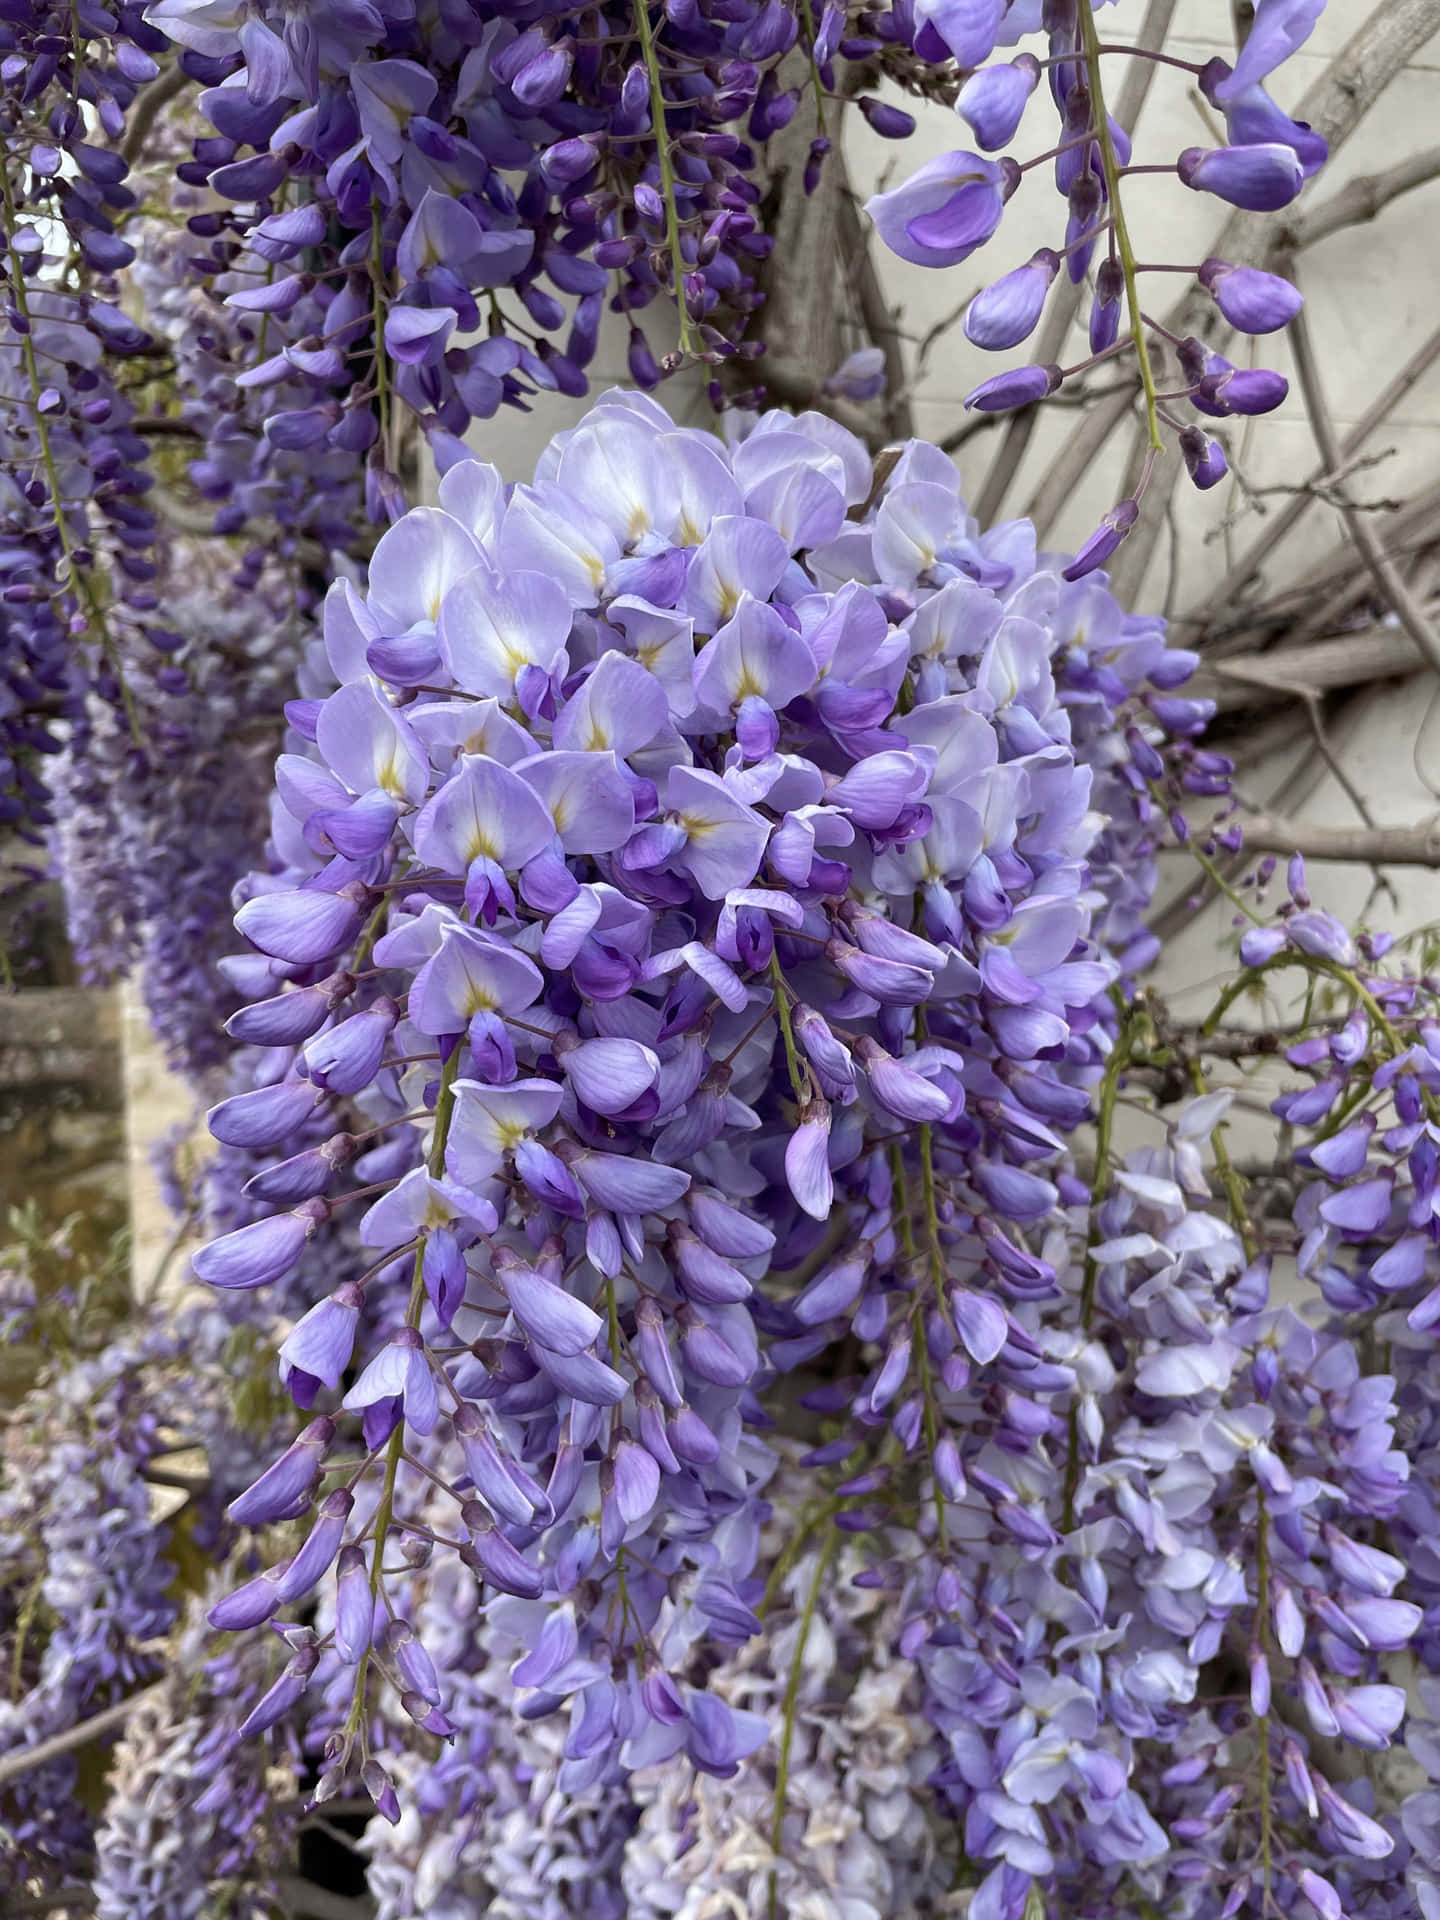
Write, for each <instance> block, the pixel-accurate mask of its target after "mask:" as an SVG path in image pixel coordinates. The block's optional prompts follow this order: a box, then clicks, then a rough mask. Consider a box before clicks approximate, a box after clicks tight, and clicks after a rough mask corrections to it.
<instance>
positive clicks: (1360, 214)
mask: <svg viewBox="0 0 1440 1920" xmlns="http://www.w3.org/2000/svg"><path fill="white" fill-rule="evenodd" d="M1437 179H1440V147H1431V148H1429V149H1428V150H1427V151H1426V152H1424V153H1412V154H1411V156H1410V158H1409V159H1408V160H1402V161H1400V163H1399V164H1398V166H1393V167H1390V168H1389V169H1388V170H1387V171H1386V172H1384V173H1367V174H1364V175H1362V176H1361V178H1360V179H1358V180H1352V181H1351V182H1350V183H1349V185H1348V186H1344V187H1342V188H1341V189H1340V191H1339V192H1338V193H1335V194H1332V195H1331V196H1330V198H1329V199H1328V200H1327V201H1325V202H1324V204H1323V205H1322V206H1318V207H1316V208H1315V209H1314V211H1313V212H1310V213H1299V214H1297V215H1296V216H1295V218H1294V219H1293V220H1291V221H1288V222H1287V223H1286V225H1285V227H1284V229H1283V231H1282V234H1281V237H1280V242H1279V244H1280V248H1281V250H1282V251H1283V252H1286V253H1299V252H1300V250H1301V249H1302V248H1303V247H1313V246H1314V245H1315V244H1316V243H1317V242H1318V241H1321V240H1328V239H1329V237H1330V235H1331V234H1332V233H1339V232H1340V230H1341V228H1342V227H1358V226H1360V225H1362V224H1363V222H1365V221H1366V220H1373V219H1374V218H1375V216H1376V215H1377V214H1378V213H1380V212H1381V211H1382V210H1383V209H1384V208H1385V207H1388V206H1389V204H1390V202H1391V201H1392V200H1398V199H1399V198H1400V196H1401V194H1403V193H1413V192H1414V190H1415V188H1416V187H1423V186H1424V185H1425V184H1426V183H1427V181H1430V180H1437Z"/></svg>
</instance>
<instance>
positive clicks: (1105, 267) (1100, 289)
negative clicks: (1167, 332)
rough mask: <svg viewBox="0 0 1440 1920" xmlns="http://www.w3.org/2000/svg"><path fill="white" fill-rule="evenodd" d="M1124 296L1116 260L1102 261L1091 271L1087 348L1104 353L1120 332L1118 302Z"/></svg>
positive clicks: (1122, 278) (1121, 269)
mask: <svg viewBox="0 0 1440 1920" xmlns="http://www.w3.org/2000/svg"><path fill="white" fill-rule="evenodd" d="M1124 296H1125V273H1124V269H1123V268H1122V267H1121V265H1120V262H1119V261H1118V260H1109V259H1106V260H1102V261H1101V262H1100V265H1099V266H1098V267H1097V268H1096V270H1095V298H1094V300H1093V301H1092V302H1091V306H1090V351H1091V352H1092V353H1104V352H1105V351H1106V349H1107V348H1109V347H1113V346H1114V344H1115V342H1116V340H1117V339H1118V337H1119V334H1120V303H1121V301H1122V300H1123V298H1124Z"/></svg>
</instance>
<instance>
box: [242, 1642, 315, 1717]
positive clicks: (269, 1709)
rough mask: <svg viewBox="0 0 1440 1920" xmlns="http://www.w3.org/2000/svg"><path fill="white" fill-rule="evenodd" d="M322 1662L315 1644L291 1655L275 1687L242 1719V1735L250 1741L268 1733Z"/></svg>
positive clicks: (302, 1692) (301, 1693) (299, 1696)
mask: <svg viewBox="0 0 1440 1920" xmlns="http://www.w3.org/2000/svg"><path fill="white" fill-rule="evenodd" d="M319 1664H320V1655H319V1653H318V1652H317V1651H316V1649H315V1648H314V1647H311V1646H304V1647H301V1648H300V1650H299V1652H298V1653H296V1654H294V1655H293V1656H292V1657H291V1659H290V1660H289V1662H288V1663H287V1665H286V1667H285V1669H284V1671H283V1672H282V1673H281V1675H280V1678H279V1679H278V1680H277V1681H276V1682H275V1684H274V1686H273V1687H271V1688H270V1690H269V1692H268V1693H267V1694H265V1696H264V1697H263V1698H262V1699H261V1700H260V1702H259V1704H258V1705H257V1706H255V1707H253V1708H252V1709H251V1711H250V1713H249V1714H248V1716H247V1717H246V1718H245V1719H244V1720H243V1721H242V1722H241V1725H240V1736H239V1737H240V1738H241V1739H242V1740H248V1739H249V1738H250V1737H251V1735H252V1734H257V1733H264V1732H265V1730H266V1728H267V1727H273V1726H274V1725H275V1723H276V1722H277V1721H278V1720H283V1719H284V1717H285V1715H286V1714H287V1713H289V1711H290V1709H291V1708H292V1707H293V1706H295V1705H296V1704H297V1702H298V1701H299V1700H300V1698H301V1696H302V1695H303V1694H304V1692H305V1689H306V1687H307V1686H309V1684H310V1676H311V1674H313V1673H314V1671H315V1669H316V1667H317V1666H318V1665H319Z"/></svg>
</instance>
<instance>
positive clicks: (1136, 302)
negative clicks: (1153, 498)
mask: <svg viewBox="0 0 1440 1920" xmlns="http://www.w3.org/2000/svg"><path fill="white" fill-rule="evenodd" d="M1076 7H1077V9H1078V11H1079V15H1080V36H1081V39H1082V41H1083V43H1084V47H1085V71H1086V76H1087V79H1088V81H1089V85H1090V100H1091V108H1092V111H1093V113H1094V115H1095V137H1096V139H1097V140H1098V141H1099V143H1100V168H1101V172H1102V173H1103V174H1104V176H1105V192H1106V194H1107V196H1108V197H1109V201H1110V211H1111V214H1112V216H1113V218H1114V221H1115V225H1114V229H1113V232H1114V239H1115V251H1116V253H1117V255H1118V257H1119V260H1120V271H1121V274H1122V275H1123V276H1124V280H1125V304H1126V306H1127V307H1128V308H1129V310H1130V331H1131V332H1132V333H1133V334H1134V336H1135V362H1136V365H1137V366H1138V367H1139V369H1140V385H1141V386H1142V387H1143V389H1144V391H1145V419H1146V423H1147V425H1148V427H1149V430H1150V445H1151V446H1152V447H1153V448H1154V449H1155V451H1156V452H1157V453H1163V452H1164V451H1165V442H1164V441H1163V440H1162V439H1161V437H1160V420H1159V416H1158V415H1157V413H1156V411H1155V398H1156V396H1155V371H1154V368H1153V367H1152V366H1151V365H1150V350H1149V348H1148V347H1147V346H1146V344H1145V330H1144V323H1143V322H1142V320H1141V318H1140V290H1139V287H1138V286H1137V285H1136V280H1135V249H1134V248H1133V247H1132V246H1131V244H1130V233H1129V229H1128V228H1127V227H1126V225H1125V209H1124V207H1123V206H1122V205H1121V202H1120V166H1119V163H1118V161H1117V160H1116V158H1115V142H1114V140H1113V139H1112V137H1111V133H1110V116H1109V113H1108V112H1107V111H1106V107H1105V87H1104V82H1103V81H1102V79H1101V77H1100V36H1099V34H1098V33H1097V32H1096V30H1095V13H1094V7H1093V0H1076Z"/></svg>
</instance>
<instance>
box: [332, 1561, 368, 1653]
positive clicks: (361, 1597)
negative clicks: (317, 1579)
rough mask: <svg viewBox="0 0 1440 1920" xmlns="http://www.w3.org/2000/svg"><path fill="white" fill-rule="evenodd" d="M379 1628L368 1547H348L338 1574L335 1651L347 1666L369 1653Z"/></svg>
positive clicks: (336, 1580)
mask: <svg viewBox="0 0 1440 1920" xmlns="http://www.w3.org/2000/svg"><path fill="white" fill-rule="evenodd" d="M374 1631H375V1596H374V1594H373V1593H372V1592H371V1591H370V1569H369V1568H368V1567H367V1566H366V1564H365V1554H364V1550H363V1549H362V1548H360V1547H346V1548H345V1549H344V1550H343V1551H342V1552H341V1555H340V1564H339V1567H338V1569H337V1570H336V1575H335V1651H336V1653H338V1654H339V1656H340V1658H341V1659H342V1660H343V1661H344V1663H345V1665H346V1666H347V1667H353V1666H355V1665H356V1664H357V1663H358V1662H359V1660H360V1659H361V1658H362V1657H363V1656H364V1655H365V1654H366V1653H368V1652H369V1650H370V1641H371V1638H372V1636H373V1634H374Z"/></svg>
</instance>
